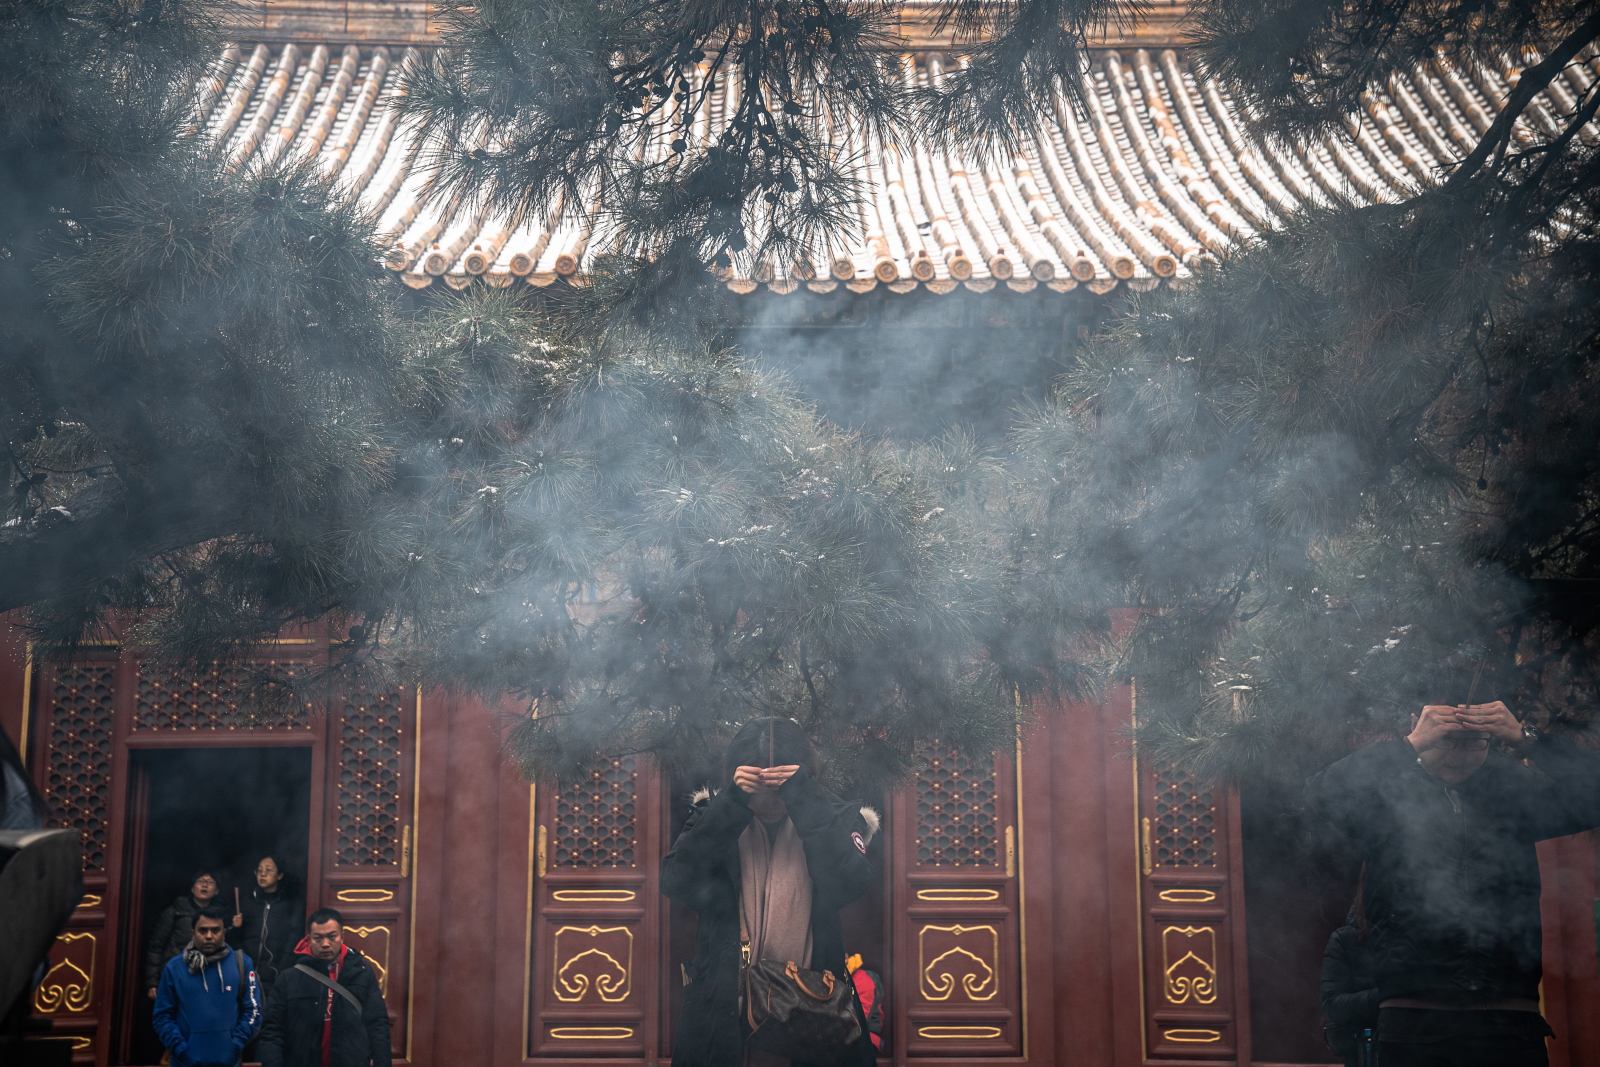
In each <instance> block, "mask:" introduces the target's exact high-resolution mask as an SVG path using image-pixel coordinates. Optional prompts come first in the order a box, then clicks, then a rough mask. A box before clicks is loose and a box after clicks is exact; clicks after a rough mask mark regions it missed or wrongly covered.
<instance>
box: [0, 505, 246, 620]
mask: <svg viewBox="0 0 1600 1067" xmlns="http://www.w3.org/2000/svg"><path fill="white" fill-rule="evenodd" d="M250 521H251V520H250V516H249V515H248V513H247V512H245V511H244V510H242V509H241V508H239V507H238V502H237V501H234V500H216V499H213V500H212V501H211V502H209V503H206V504H201V503H197V502H195V501H194V500H193V499H190V500H172V499H161V500H157V501H142V502H141V501H135V500H134V499H133V498H131V497H130V495H129V494H128V492H127V489H126V487H125V486H124V485H123V484H122V483H121V481H119V480H118V479H115V478H102V479H99V480H98V481H96V482H94V483H93V484H91V485H90V486H88V487H87V488H85V489H83V490H82V491H81V492H78V493H76V494H74V495H73V496H71V497H69V498H68V499H67V500H66V501H65V502H64V503H62V504H60V505H57V506H56V507H54V508H51V509H49V510H47V511H45V512H43V513H41V514H39V515H36V516H34V517H33V518H31V519H29V520H28V521H26V522H24V521H21V520H14V523H13V524H11V525H6V526H3V527H0V612H4V611H10V610H12V609H14V608H19V607H25V606H27V605H29V604H34V603H38V602H39V601H42V600H46V599H50V598H53V597H58V596H65V595H69V594H72V593H75V592H78V591H80V590H82V589H83V588H84V587H85V586H87V585H90V584H92V583H94V582H98V581H101V580H103V579H105V578H108V577H110V576H112V575H115V574H116V573H117V572H118V571H121V570H123V569H125V568H127V567H130V566H132V565H134V564H136V563H138V562H140V561H141V560H145V559H149V558H152V557H154V556H157V555H160V554H161V553H163V552H171V551H174V550H176V549H180V548H184V547H186V546H188V545H195V544H199V543H201V542H203V541H208V540H212V539H213V538H218V537H224V536H227V535H228V534H232V533H237V532H240V531H241V530H243V529H245V528H247V526H248V525H249V523H250Z"/></svg>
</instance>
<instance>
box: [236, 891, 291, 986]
mask: <svg viewBox="0 0 1600 1067" xmlns="http://www.w3.org/2000/svg"><path fill="white" fill-rule="evenodd" d="M239 913H240V914H241V915H243V916H244V925H243V926H241V927H239V929H237V930H234V929H231V928H230V929H229V935H230V936H229V938H228V941H229V943H230V944H232V945H234V947H236V948H240V949H243V950H244V954H245V955H246V956H249V957H250V959H251V961H252V962H254V963H255V965H256V975H257V976H258V977H259V978H260V979H261V985H262V988H263V989H264V990H265V991H267V992H270V991H271V988H272V983H273V982H276V981H277V980H278V975H279V974H280V973H281V972H283V971H285V970H287V969H288V968H290V967H293V966H294V946H295V945H296V944H297V943H299V941H300V939H301V938H302V937H304V936H305V923H306V906H305V904H304V903H303V902H302V901H301V900H300V898H299V897H295V896H291V895H290V894H289V893H288V892H286V891H284V890H282V889H280V890H279V891H278V892H276V893H268V892H267V891H266V890H265V889H262V888H261V887H260V886H252V887H251V889H250V893H249V895H248V896H245V897H244V898H243V899H241V900H240V901H239Z"/></svg>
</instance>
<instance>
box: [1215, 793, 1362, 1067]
mask: <svg viewBox="0 0 1600 1067" xmlns="http://www.w3.org/2000/svg"><path fill="white" fill-rule="evenodd" d="M1299 796H1300V784H1299V783H1298V782H1295V783H1282V782H1262V781H1255V782H1247V783H1245V784H1244V785H1243V786H1242V787H1241V788H1240V790H1239V807H1240V813H1241V815H1242V819H1241V823H1242V830H1243V835H1242V836H1243V838H1244V895H1245V922H1246V932H1247V938H1248V942H1249V946H1250V962H1249V966H1250V1031H1251V1035H1250V1037H1251V1059H1252V1060H1263V1061H1270V1062H1273V1063H1295V1064H1315V1063H1337V1062H1339V1060H1338V1058H1337V1057H1336V1056H1334V1055H1333V1053H1331V1052H1329V1051H1328V1048H1327V1046H1326V1045H1325V1044H1324V1043H1323V1038H1322V1027H1323V1025H1324V1024H1325V1023H1326V1022H1327V1019H1326V1018H1325V1017H1324V1016H1323V1014H1322V1003H1321V977H1322V955H1323V952H1324V951H1325V950H1326V948H1327V944H1328V938H1329V936H1330V935H1331V934H1332V933H1333V932H1334V930H1336V929H1338V928H1339V927H1340V926H1343V925H1344V922H1345V917H1346V915H1347V913H1348V912H1349V910H1350V905H1351V903H1352V902H1353V901H1354V899H1355V887H1356V877H1357V874H1358V872H1359V870H1360V857H1359V856H1357V855H1355V854H1354V852H1353V851H1352V850H1351V849H1350V848H1349V845H1348V843H1347V842H1342V841H1334V840H1330V838H1329V835H1328V834H1327V832H1326V831H1325V830H1323V829H1322V828H1321V827H1320V826H1318V825H1317V824H1316V823H1314V822H1313V821H1311V820H1310V818H1309V816H1307V815H1306V814H1305V813H1304V812H1303V811H1302V810H1301V806H1300V803H1299Z"/></svg>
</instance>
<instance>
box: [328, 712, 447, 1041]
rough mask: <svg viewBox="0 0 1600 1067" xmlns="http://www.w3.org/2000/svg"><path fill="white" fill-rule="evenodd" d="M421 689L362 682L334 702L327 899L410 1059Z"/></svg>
mask: <svg viewBox="0 0 1600 1067" xmlns="http://www.w3.org/2000/svg"><path fill="white" fill-rule="evenodd" d="M422 714H423V707H422V696H421V693H420V691H419V690H417V689H415V688H411V687H395V688H392V689H365V688H360V689H355V690H353V691H351V692H349V693H346V694H344V695H343V696H342V697H340V698H335V699H334V700H333V701H332V702H331V703H330V705H329V708H328V715H327V722H326V729H327V731H328V748H327V751H328V760H327V772H326V773H327V778H326V783H325V788H324V790H323V797H324V801H323V802H324V804H325V805H326V806H327V808H328V809H329V810H326V811H324V813H323V814H322V817H321V818H322V825H323V828H324V829H323V836H322V895H321V901H320V903H321V904H322V905H323V906H325V907H331V908H335V909H337V910H338V911H339V913H340V914H341V915H343V916H344V940H345V944H347V945H350V946H351V947H352V948H355V949H358V950H360V952H361V954H362V955H363V956H365V957H366V958H367V961H368V963H370V964H371V965H372V971H373V975H374V977H376V978H377V980H378V987H379V989H380V990H382V992H383V999H384V1003H385V1004H387V1005H388V1008H389V1018H390V1020H391V1022H392V1024H393V1025H392V1026H391V1027H390V1035H389V1036H390V1044H391V1046H392V1048H393V1051H394V1054H395V1056H396V1057H397V1058H407V1059H409V1058H410V1044H411V1030H410V1019H411V945H412V938H411V909H412V893H413V884H414V881H415V870H416V865H417V863H418V862H419V860H420V861H421V862H427V861H428V855H429V853H428V848H429V844H430V843H429V842H424V841H418V840H417V837H416V806H417V769H418V766H419V764H420V760H421V756H422V753H421V751H420V749H419V738H418V733H419V730H420V727H421V724H422Z"/></svg>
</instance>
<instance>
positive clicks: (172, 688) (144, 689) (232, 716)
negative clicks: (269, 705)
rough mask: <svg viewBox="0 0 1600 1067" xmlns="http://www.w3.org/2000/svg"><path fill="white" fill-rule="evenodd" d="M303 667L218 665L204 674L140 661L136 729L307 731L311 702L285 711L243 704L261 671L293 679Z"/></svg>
mask: <svg viewBox="0 0 1600 1067" xmlns="http://www.w3.org/2000/svg"><path fill="white" fill-rule="evenodd" d="M304 669H305V668H304V665H303V664H299V663H293V662H282V661H277V660H267V661H261V662H250V663H244V664H226V663H214V664H212V665H211V667H210V668H209V669H207V670H206V671H204V672H202V673H199V674H192V673H188V672H181V671H176V670H172V669H170V668H166V667H162V666H159V665H156V664H148V663H141V664H140V665H139V669H138V680H139V691H138V700H137V702H136V704H135V707H134V714H133V728H134V729H135V730H307V729H310V728H311V705H310V704H309V703H300V704H296V705H292V706H290V707H289V708H286V709H284V711H282V712H262V711H260V710H258V709H255V708H251V707H248V706H246V707H240V702H241V700H242V699H243V698H244V696H245V689H246V686H247V685H248V684H249V683H250V682H251V681H252V680H253V679H254V678H256V677H257V676H258V675H261V674H266V675H268V676H269V677H271V678H273V679H274V680H279V681H285V682H286V681H290V680H292V679H293V678H294V676H295V675H297V674H299V673H301V672H302V671H304Z"/></svg>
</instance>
